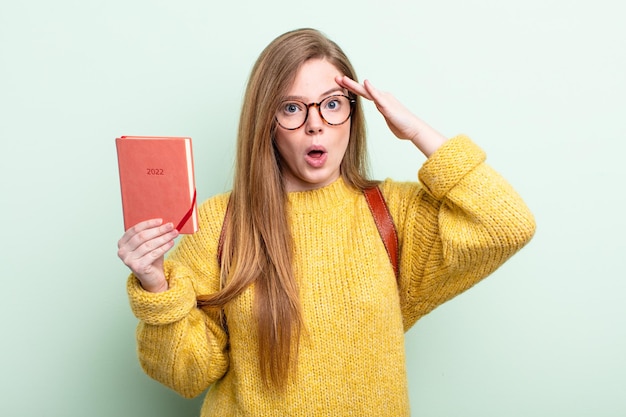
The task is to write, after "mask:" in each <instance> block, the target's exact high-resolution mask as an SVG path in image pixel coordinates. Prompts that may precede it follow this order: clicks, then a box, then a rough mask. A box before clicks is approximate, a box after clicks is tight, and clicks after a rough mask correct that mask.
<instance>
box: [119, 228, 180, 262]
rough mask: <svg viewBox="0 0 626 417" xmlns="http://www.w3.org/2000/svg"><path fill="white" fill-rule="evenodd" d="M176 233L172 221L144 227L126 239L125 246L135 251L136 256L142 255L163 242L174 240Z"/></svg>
mask: <svg viewBox="0 0 626 417" xmlns="http://www.w3.org/2000/svg"><path fill="white" fill-rule="evenodd" d="M178 234H179V232H178V230H176V229H175V228H174V225H173V224H172V223H166V224H164V225H162V226H159V227H155V228H152V229H146V230H143V231H141V232H139V233H137V234H136V235H135V236H133V238H132V239H131V240H129V241H128V243H127V244H126V247H127V248H128V249H129V251H131V252H135V253H137V255H138V256H143V255H144V254H145V253H147V252H150V251H151V250H153V249H154V248H156V247H159V246H161V245H163V244H164V243H165V242H168V241H170V240H174V239H175V238H176V237H177V236H178Z"/></svg>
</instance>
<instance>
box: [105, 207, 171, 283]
mask: <svg viewBox="0 0 626 417" xmlns="http://www.w3.org/2000/svg"><path fill="white" fill-rule="evenodd" d="M162 223H163V221H162V220H161V219H152V220H146V221H144V222H141V223H138V224H136V225H135V226H133V227H131V228H130V229H128V230H127V231H126V233H124V234H123V235H122V238H121V239H120V240H119V242H118V243H117V247H118V251H117V256H119V258H120V259H121V260H122V262H124V264H125V265H126V266H128V267H129V268H130V270H131V271H133V274H134V275H135V276H136V277H137V278H138V279H139V281H140V282H141V286H142V287H143V288H144V289H145V290H146V291H150V292H161V291H165V290H167V289H168V283H167V280H166V279H165V273H164V271H163V259H164V255H165V253H166V252H167V251H168V250H170V249H171V248H172V247H173V246H174V238H176V236H178V231H177V230H176V229H175V228H174V225H172V223H166V224H162Z"/></svg>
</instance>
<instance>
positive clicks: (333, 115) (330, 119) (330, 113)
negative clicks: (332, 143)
mask: <svg viewBox="0 0 626 417" xmlns="http://www.w3.org/2000/svg"><path fill="white" fill-rule="evenodd" d="M350 104H351V103H350V99H349V98H348V97H346V96H330V97H327V98H325V99H324V101H322V102H321V103H320V112H321V113H322V117H323V118H324V120H326V122H327V123H328V124H331V125H340V124H342V123H343V122H345V121H346V120H348V118H349V117H350V113H352V106H351V105H350Z"/></svg>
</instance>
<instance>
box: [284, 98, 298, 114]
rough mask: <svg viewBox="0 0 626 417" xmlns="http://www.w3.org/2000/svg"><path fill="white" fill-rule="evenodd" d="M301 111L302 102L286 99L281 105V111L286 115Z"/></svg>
mask: <svg viewBox="0 0 626 417" xmlns="http://www.w3.org/2000/svg"><path fill="white" fill-rule="evenodd" d="M301 111H302V104H301V103H298V102H296V101H287V102H284V103H283V105H282V112H283V113H284V114H286V115H292V114H297V113H298V112H301Z"/></svg>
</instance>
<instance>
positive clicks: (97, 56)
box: [0, 0, 626, 417]
mask: <svg viewBox="0 0 626 417" xmlns="http://www.w3.org/2000/svg"><path fill="white" fill-rule="evenodd" d="M624 12H625V10H624V6H623V2H621V1H618V0H613V1H609V0H597V1H593V2H591V1H578V2H570V1H565V0H554V1H552V0H550V1H547V0H541V1H540V0H527V1H515V2H513V1H509V2H504V1H496V0H490V1H488V0H483V1H479V0H441V1H429V2H426V1H400V0H387V1H381V2H379V1H353V2H348V1H344V2H338V1H326V0H321V1H315V2H280V1H228V2H219V3H217V2H210V1H200V0H196V1H194V0H178V1H169V2H168V1H148V0H144V1H132V0H125V1H121V0H109V1H78V0H76V1H70V0H57V1H43V0H39V1H27V0H25V1H19V2H18V1H3V2H2V3H1V4H0V139H1V141H2V142H1V143H2V162H1V164H0V174H1V175H0V181H1V188H0V192H1V195H2V205H1V210H2V216H1V218H2V219H3V227H2V249H1V250H0V254H1V257H2V260H1V265H2V293H1V294H2V302H1V303H0V319H1V320H2V327H1V332H2V333H1V334H2V336H1V337H2V339H1V340H2V342H1V344H0V396H1V399H0V415H2V416H40V415H46V416H107V417H108V416H111V417H113V416H132V417H141V416H151V417H155V416H196V415H197V414H198V410H199V407H200V399H196V400H184V399H182V398H180V397H178V396H177V395H176V394H175V393H172V392H170V391H168V390H167V389H166V388H163V387H162V386H160V385H159V384H157V383H156V382H154V381H152V380H150V379H149V378H148V377H146V376H145V375H144V374H143V373H142V371H141V370H140V368H139V365H138V363H137V360H136V357H135V344H134V328H135V324H136V320H135V318H134V317H133V315H132V313H131V312H130V309H129V308H128V304H127V299H126V294H125V287H124V285H125V279H126V275H127V270H126V268H125V267H124V265H122V263H121V262H120V261H119V260H118V258H117V256H116V242H117V240H118V238H119V237H120V235H121V233H122V218H121V205H120V196H119V187H118V176H117V166H116V155H115V146H114V139H115V137H116V136H118V135H122V134H155V135H189V136H191V137H193V139H194V151H195V156H196V164H197V172H196V175H197V185H198V192H199V197H200V199H205V198H207V197H209V196H210V195H212V194H214V193H217V192H221V191H224V190H226V189H228V187H229V184H230V177H231V174H232V157H233V144H234V137H235V130H236V124H237V117H238V111H239V106H240V101H241V96H242V91H243V89H244V85H245V81H246V78H247V75H248V72H249V70H250V67H251V65H252V63H253V61H254V60H255V59H256V57H257V55H258V54H259V52H260V51H261V49H262V48H263V47H264V46H265V45H266V44H267V43H268V42H269V41H270V40H271V39H273V38H274V37H275V36H276V35H278V34H280V33H282V32H284V31H286V30H289V29H293V28H297V27H302V26H313V27H317V28H319V29H321V30H323V31H325V32H326V33H327V34H328V35H329V36H331V37H332V38H334V39H335V40H337V41H338V42H339V43H340V45H342V47H343V48H344V49H345V50H346V52H347V53H348V55H349V56H350V57H351V59H352V61H353V63H354V65H355V66H356V68H357V71H358V73H359V75H360V77H361V78H369V79H371V80H372V82H374V83H375V85H377V86H378V87H380V88H382V89H384V90H388V91H392V92H394V94H395V95H396V96H397V97H398V98H400V99H401V100H402V101H403V102H404V103H405V104H406V105H407V106H409V107H410V108H411V109H413V110H414V111H415V112H416V113H417V114H419V115H420V116H421V117H422V118H424V119H425V120H426V121H428V122H429V123H431V124H432V125H433V126H435V127H437V128H438V129H439V130H441V131H442V132H443V133H445V134H446V135H454V134H456V133H459V132H464V133H467V134H469V135H470V136H471V137H472V138H474V139H475V141H476V142H478V143H479V144H480V145H481V146H482V147H483V148H484V149H485V150H486V151H487V153H488V156H489V162H490V163H491V164H492V166H494V167H495V168H496V169H497V170H499V171H500V172H501V173H502V174H503V175H504V176H505V177H506V178H507V179H508V180H509V181H510V182H511V183H512V184H513V185H514V186H515V187H516V189H517V190H518V191H519V192H520V193H521V194H522V195H523V196H524V198H525V199H526V201H527V203H528V204H529V206H530V207H531V209H532V210H533V212H534V213H535V215H536V218H537V222H538V232H537V235H536V237H535V239H534V240H533V241H532V243H531V244H530V245H529V246H527V247H526V248H525V249H524V250H523V251H522V252H521V253H519V254H518V255H516V256H515V257H514V258H513V259H512V260H511V261H509V262H508V263H507V264H506V265H505V266H503V267H502V268H501V269H499V270H498V271H497V272H496V273H495V274H494V275H493V276H492V277H491V278H490V279H488V280H486V281H485V282H483V283H481V284H479V285H478V286H477V287H475V288H474V289H472V290H471V291H470V292H468V293H466V294H464V295H462V296H459V297H458V298H456V299H455V300H453V301H451V302H449V303H447V304H446V305H444V306H442V307H440V308H439V309H437V310H436V311H435V312H433V313H432V314H431V315H429V316H427V317H426V318H424V319H423V320H421V321H420V322H419V323H418V324H417V325H416V326H415V327H414V328H413V329H412V330H411V331H410V332H409V333H408V334H407V338H406V346H407V350H408V358H409V359H408V372H409V378H410V395H411V403H412V409H413V414H414V415H416V416H429V417H439V416H441V417H443V416H446V417H447V416H477V417H478V416H480V417H485V416H494V417H496V416H497V417H500V416H520V417H522V416H524V417H526V416H546V417H548V416H549V417H554V416H569V417H572V416H623V415H626V395H624V393H625V391H626V359H625V357H626V325H625V321H626V320H625V319H626V303H625V302H624V301H623V299H624V294H625V293H626V283H625V281H626V280H625V273H624V268H623V259H624V249H625V246H626V245H625V243H624V234H625V232H626V230H625V229H626V227H625V221H624V219H625V218H626V216H625V214H624V203H625V202H626V198H625V197H624V179H626V172H625V170H624V167H623V166H624V165H623V160H624V153H625V151H626V146H625V145H624V143H625V140H626V137H625V133H624V132H625V128H624V122H625V118H626V105H625V104H624V103H625V96H626V85H625V84H626V29H625V27H624V23H623V17H624V16H625V15H626V14H625V13H624ZM367 112H368V117H369V118H368V123H369V124H368V126H369V133H370V151H371V155H372V161H373V171H374V174H375V176H376V177H378V178H384V177H387V176H391V177H393V178H396V179H401V180H404V179H414V178H415V174H416V171H417V169H418V168H419V166H420V165H421V163H422V162H423V160H424V159H423V157H422V156H421V155H420V154H419V153H418V152H417V151H416V150H414V149H412V147H411V146H410V145H409V144H408V143H406V142H400V141H397V140H395V139H394V138H393V137H392V135H391V134H390V133H389V132H388V131H387V129H386V127H385V125H384V122H383V121H382V120H381V118H380V117H379V116H378V114H376V111H375V109H374V108H373V106H371V105H369V106H368V109H367Z"/></svg>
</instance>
